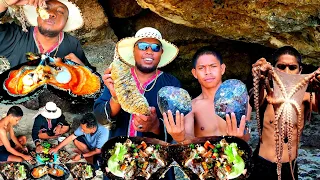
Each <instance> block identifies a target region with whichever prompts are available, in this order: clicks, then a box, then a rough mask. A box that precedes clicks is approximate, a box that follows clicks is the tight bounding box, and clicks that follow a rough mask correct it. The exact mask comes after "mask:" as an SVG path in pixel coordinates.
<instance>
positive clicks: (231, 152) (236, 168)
mask: <svg viewBox="0 0 320 180" xmlns="http://www.w3.org/2000/svg"><path fill="white" fill-rule="evenodd" d="M224 153H225V154H226V155H227V157H228V158H227V159H228V163H230V164H231V163H232V164H233V166H232V170H231V172H230V173H229V175H228V177H234V178H235V177H238V176H239V175H240V174H242V172H243V170H244V168H245V163H244V161H243V159H242V158H241V156H240V155H239V154H238V147H237V144H236V143H231V144H229V145H228V146H227V147H226V148H225V149H224Z"/></svg>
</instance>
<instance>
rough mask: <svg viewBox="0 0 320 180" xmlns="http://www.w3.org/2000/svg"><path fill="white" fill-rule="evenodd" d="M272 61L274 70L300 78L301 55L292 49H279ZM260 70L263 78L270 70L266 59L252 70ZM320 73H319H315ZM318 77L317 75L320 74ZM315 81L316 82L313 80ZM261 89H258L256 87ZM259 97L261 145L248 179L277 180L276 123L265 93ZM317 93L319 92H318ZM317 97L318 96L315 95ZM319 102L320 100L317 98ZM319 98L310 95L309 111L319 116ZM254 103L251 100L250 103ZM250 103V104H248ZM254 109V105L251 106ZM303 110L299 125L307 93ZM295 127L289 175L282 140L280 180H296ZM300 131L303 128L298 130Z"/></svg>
mask: <svg viewBox="0 0 320 180" xmlns="http://www.w3.org/2000/svg"><path fill="white" fill-rule="evenodd" d="M273 60H274V62H275V68H276V69H277V70H279V71H282V72H285V73H287V74H300V73H301V70H302V67H301V55H300V53H299V52H298V51H297V50H296V49H294V48H293V47H291V46H284V47H282V48H279V49H278V50H277V51H276V52H275V53H274V55H273ZM256 66H260V69H261V71H262V74H265V76H266V75H267V72H268V70H270V69H271V68H272V66H271V65H270V64H269V63H268V62H267V61H266V59H264V58H261V59H259V60H258V61H257V62H256V63H255V64H254V65H253V67H256ZM318 71H319V69H318ZM319 73H320V71H319ZM265 76H261V79H260V82H265V81H264V77H265ZM314 81H317V80H316V79H314ZM259 87H261V85H260V86H259ZM260 92H261V93H260V97H262V98H261V99H260V100H259V101H260V103H259V104H260V114H261V117H260V118H261V123H260V124H261V127H262V141H261V142H260V143H259V144H258V146H257V148H256V150H255V152H254V169H253V171H252V172H253V173H252V174H251V176H250V179H259V178H260V179H261V178H263V179H278V176H277V164H276V161H277V158H276V157H277V156H276V141H275V137H274V134H275V130H274V123H273V122H274V120H275V113H274V112H275V109H274V108H275V107H274V106H273V105H272V104H269V103H268V102H267V101H266V99H265V98H266V95H267V91H266V90H264V89H261V91H260ZM318 93H319V90H318ZM317 96H318V94H317ZM318 98H319V96H318ZM318 98H315V95H313V99H312V102H311V103H312V110H313V111H316V112H318V106H317V104H318ZM251 100H253V97H252V99H251ZM251 102H253V101H251ZM251 106H253V104H251ZM300 107H301V110H302V115H303V117H302V123H301V124H304V122H305V119H306V114H307V113H308V112H310V108H309V107H310V93H305V95H304V99H303V102H302V104H301V105H300ZM297 128H298V127H297V123H295V124H294V125H293V132H292V134H293V139H292V159H293V160H292V161H291V166H292V172H291V169H290V160H289V154H288V144H287V142H288V141H287V140H286V138H285V139H284V140H283V142H284V147H283V154H282V158H281V162H282V168H281V177H282V179H293V175H292V173H293V174H294V179H298V172H297V171H298V167H297V165H295V160H296V158H297V153H296V152H297V144H298V143H299V142H298V139H297ZM300 128H301V129H302V128H303V126H302V127H300Z"/></svg>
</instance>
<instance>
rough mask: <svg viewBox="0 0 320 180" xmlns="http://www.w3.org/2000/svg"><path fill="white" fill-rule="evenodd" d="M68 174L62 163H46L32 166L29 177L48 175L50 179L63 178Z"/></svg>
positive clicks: (57, 179)
mask: <svg viewBox="0 0 320 180" xmlns="http://www.w3.org/2000/svg"><path fill="white" fill-rule="evenodd" d="M69 175H70V172H69V170H68V169H67V168H66V167H65V166H64V165H63V164H46V165H44V164H43V165H39V166H36V167H34V168H33V169H32V170H31V178H33V179H40V178H44V177H45V176H49V177H50V178H52V179H56V180H60V179H61V180H63V179H67V178H68V177H69Z"/></svg>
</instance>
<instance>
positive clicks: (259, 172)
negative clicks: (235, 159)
mask: <svg viewBox="0 0 320 180" xmlns="http://www.w3.org/2000/svg"><path fill="white" fill-rule="evenodd" d="M295 161H296V159H295V160H293V161H292V162H291V164H292V167H293V166H294V164H295ZM253 164H254V166H253V169H252V172H251V175H250V176H249V178H248V179H250V180H257V179H259V180H262V179H278V175H277V163H274V162H270V161H268V160H266V159H264V158H263V157H261V156H259V155H255V156H253ZM293 175H294V178H295V179H296V180H297V179H298V165H297V164H295V167H294V171H293ZM281 179H285V180H290V179H293V178H292V174H291V169H290V163H289V162H287V163H282V168H281Z"/></svg>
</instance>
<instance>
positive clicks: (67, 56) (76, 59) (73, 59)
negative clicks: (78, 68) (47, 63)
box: [64, 53, 84, 65]
mask: <svg viewBox="0 0 320 180" xmlns="http://www.w3.org/2000/svg"><path fill="white" fill-rule="evenodd" d="M64 58H65V59H69V60H71V61H73V62H76V63H78V64H81V65H84V64H83V63H82V61H81V60H80V59H79V58H78V57H77V56H76V55H75V54H73V53H70V54H68V55H66V56H65V57H64Z"/></svg>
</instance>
